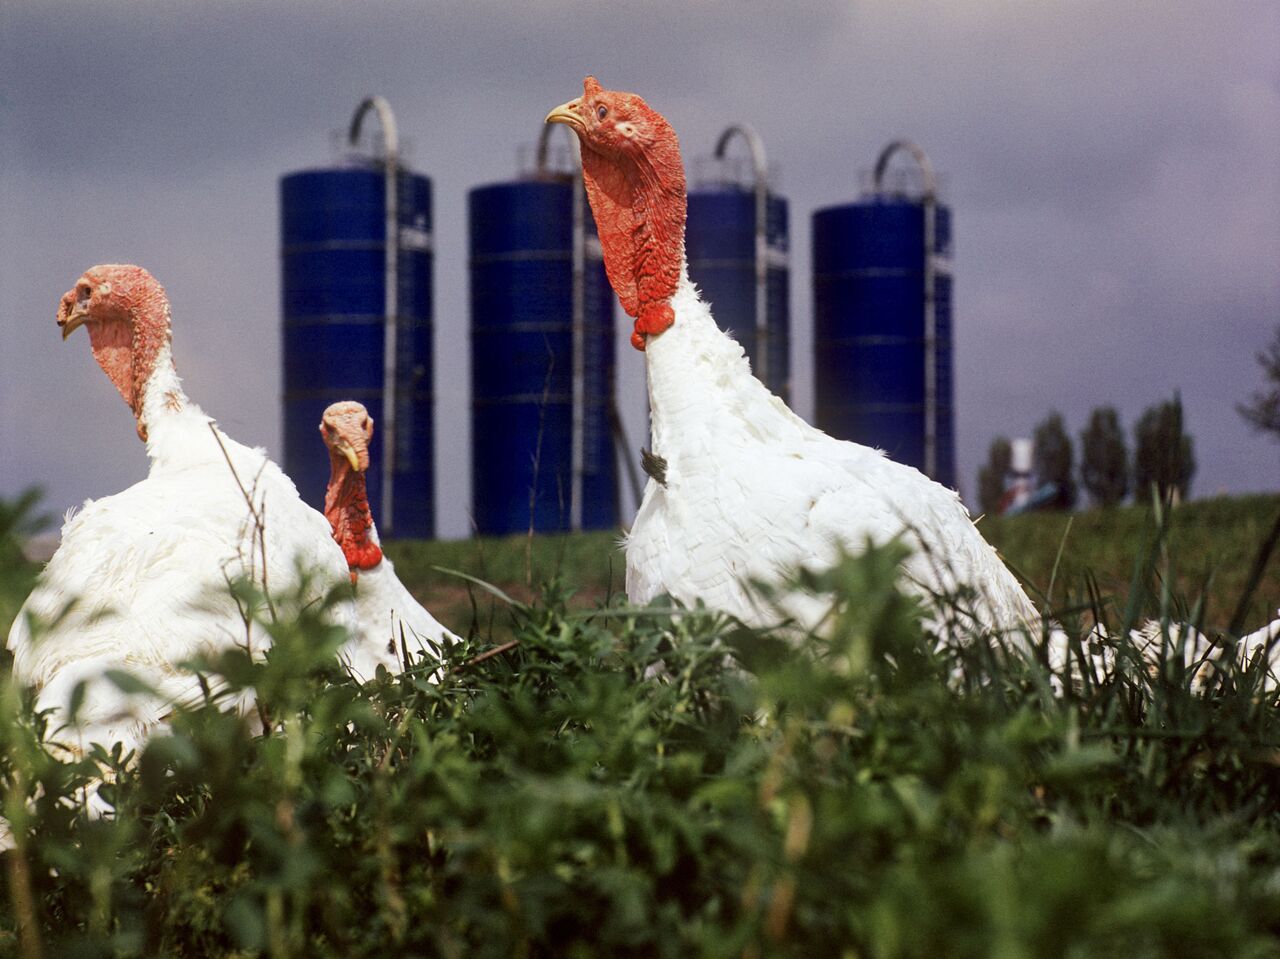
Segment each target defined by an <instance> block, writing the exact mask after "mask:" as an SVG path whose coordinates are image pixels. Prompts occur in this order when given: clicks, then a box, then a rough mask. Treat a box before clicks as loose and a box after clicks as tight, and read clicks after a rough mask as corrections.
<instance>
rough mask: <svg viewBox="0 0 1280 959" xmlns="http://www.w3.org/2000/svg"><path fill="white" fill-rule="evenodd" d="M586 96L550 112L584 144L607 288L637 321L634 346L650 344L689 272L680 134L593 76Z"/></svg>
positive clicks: (633, 97)
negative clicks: (685, 269)
mask: <svg viewBox="0 0 1280 959" xmlns="http://www.w3.org/2000/svg"><path fill="white" fill-rule="evenodd" d="M582 87H583V92H582V96H580V97H578V99H576V100H570V101H569V102H568V103H565V104H563V105H561V106H558V107H556V108H555V109H554V110H552V111H551V112H550V113H548V114H547V122H548V123H563V124H565V125H566V126H568V127H569V128H570V129H571V130H573V132H574V133H576V134H577V135H578V140H579V141H580V142H581V144H582V179H583V182H584V183H585V184H586V188H587V199H588V200H589V201H590V202H591V212H592V214H593V215H594V216H595V219H596V229H597V231H598V232H599V234H600V245H601V246H602V247H603V248H604V266H605V271H606V272H607V273H608V275H609V283H610V284H611V285H612V286H613V290H614V292H615V293H617V294H618V299H619V300H620V301H621V302H622V308H623V309H624V310H626V311H627V315H628V316H633V317H635V318H636V323H635V331H634V332H633V333H632V334H631V345H632V346H634V347H635V348H636V349H638V350H643V349H644V347H645V337H646V336H656V335H657V334H659V333H661V332H662V331H663V330H665V329H666V328H667V327H669V326H670V325H671V324H672V322H674V319H675V315H674V313H673V312H672V310H671V305H670V304H669V303H668V302H667V301H668V300H669V299H670V298H671V296H672V294H674V293H675V291H676V286H677V284H678V283H679V282H680V276H681V273H682V272H683V267H684V221H685V211H686V206H687V201H686V197H685V181H684V164H683V163H682V162H681V160H680V142H679V140H678V139H677V138H676V133H675V130H673V129H672V128H671V124H669V123H668V122H667V121H666V119H665V118H664V117H663V116H662V115H661V114H660V113H658V112H657V111H655V110H653V109H652V108H650V106H649V105H648V104H647V103H645V102H644V100H642V99H641V98H640V97H638V96H636V95H635V94H634V93H622V92H619V91H617V90H605V89H603V88H602V87H601V86H600V84H599V83H597V82H596V79H595V77H587V78H586V80H584V81H583V84H582Z"/></svg>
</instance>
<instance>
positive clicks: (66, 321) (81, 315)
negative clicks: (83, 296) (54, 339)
mask: <svg viewBox="0 0 1280 959" xmlns="http://www.w3.org/2000/svg"><path fill="white" fill-rule="evenodd" d="M88 318H89V309H88V307H86V306H85V305H84V304H83V303H80V302H78V301H77V300H76V295H75V292H74V291H73V292H71V293H68V294H67V295H66V296H64V297H63V298H62V306H60V307H59V308H58V328H59V329H61V330H62V339H63V340H66V338H67V337H68V336H70V335H71V334H72V333H74V332H75V331H76V330H77V329H79V328H80V327H82V326H84V322H85V320H87V319H88Z"/></svg>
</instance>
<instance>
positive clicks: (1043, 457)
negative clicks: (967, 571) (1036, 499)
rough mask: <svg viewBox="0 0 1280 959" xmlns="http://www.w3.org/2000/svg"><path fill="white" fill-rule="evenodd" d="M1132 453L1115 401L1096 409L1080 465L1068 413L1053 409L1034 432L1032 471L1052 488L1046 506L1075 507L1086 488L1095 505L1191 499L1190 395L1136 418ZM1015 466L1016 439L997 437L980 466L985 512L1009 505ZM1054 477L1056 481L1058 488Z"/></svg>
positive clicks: (1086, 431)
mask: <svg viewBox="0 0 1280 959" xmlns="http://www.w3.org/2000/svg"><path fill="white" fill-rule="evenodd" d="M1133 433H1134V447H1133V454H1132V456H1131V455H1130V453H1129V447H1128V444H1127V442H1126V439H1125V432H1124V429H1123V427H1122V426H1121V424H1120V416H1119V414H1118V413H1117V412H1116V410H1115V407H1112V406H1101V407H1098V408H1097V409H1095V410H1094V411H1093V412H1092V413H1091V414H1090V415H1089V421H1088V424H1087V425H1086V426H1085V428H1084V429H1083V430H1082V431H1081V433H1080V468H1079V472H1078V474H1077V471H1076V467H1075V446H1074V444H1073V443H1072V441H1071V436H1070V434H1068V432H1067V428H1066V424H1065V423H1064V422H1063V420H1062V414H1060V413H1058V412H1056V411H1055V412H1052V413H1050V414H1049V415H1048V416H1046V417H1045V418H1044V419H1043V420H1042V421H1041V422H1040V424H1039V425H1038V426H1036V428H1035V432H1034V433H1033V434H1032V442H1033V444H1034V453H1033V456H1032V472H1033V473H1034V474H1035V477H1036V485H1037V488H1038V489H1040V490H1042V491H1045V492H1044V496H1043V498H1042V499H1041V500H1040V504H1039V508H1041V509H1054V510H1069V509H1072V508H1074V507H1075V505H1076V503H1077V501H1078V499H1079V497H1080V491H1081V489H1082V488H1083V490H1084V491H1085V492H1087V493H1088V494H1089V499H1090V500H1091V501H1092V503H1093V504H1094V505H1095V506H1114V505H1116V504H1117V503H1120V502H1121V501H1123V500H1124V499H1125V497H1127V496H1128V495H1129V494H1130V493H1132V494H1133V497H1134V500H1135V501H1136V502H1147V501H1148V500H1150V498H1151V496H1152V494H1153V493H1154V494H1155V495H1158V496H1159V497H1160V498H1161V499H1167V498H1169V497H1170V496H1172V495H1176V496H1178V497H1179V498H1182V499H1185V498H1186V497H1187V495H1188V493H1189V492H1190V490H1191V478H1192V477H1193V476H1194V475H1195V471H1196V460H1195V444H1194V442H1193V441H1192V438H1191V436H1190V435H1188V434H1187V433H1186V431H1185V428H1184V422H1183V414H1182V399H1181V397H1180V396H1178V395H1177V394H1174V397H1173V399H1171V400H1168V401H1166V402H1164V403H1159V404H1157V405H1155V406H1152V407H1150V408H1148V409H1147V410H1146V411H1145V412H1144V413H1143V414H1142V416H1141V417H1140V418H1139V419H1138V422H1137V424H1136V425H1135V426H1134V430H1133ZM1012 471H1013V447H1012V444H1011V443H1010V442H1009V440H1008V439H1007V438H1006V437H1003V436H1000V437H997V438H996V439H995V440H994V441H992V443H991V448H990V450H989V451H988V454H987V462H986V463H985V464H983V466H982V467H981V468H980V469H979V470H978V501H979V504H980V507H981V509H982V512H984V513H997V512H1001V511H1002V507H1003V505H1004V503H1003V500H1004V499H1005V496H1006V492H1007V490H1008V481H1009V478H1010V476H1011V474H1012ZM1050 484H1052V489H1050V488H1049V487H1050Z"/></svg>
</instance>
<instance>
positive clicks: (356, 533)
mask: <svg viewBox="0 0 1280 959" xmlns="http://www.w3.org/2000/svg"><path fill="white" fill-rule="evenodd" d="M320 435H321V436H322V437H323V438H324V444H325V446H327V447H328V448H329V488H328V489H327V490H326V491H325V495H324V515H325V519H327V520H328V521H329V527H330V528H331V529H332V530H333V538H334V540H335V541H336V542H337V544H338V545H339V546H341V547H342V553H343V555H344V556H346V558H347V566H348V568H349V569H350V571H351V581H352V582H353V583H354V582H355V581H356V577H357V575H358V573H359V571H360V570H364V569H373V568H374V567H375V566H377V565H378V564H379V563H380V562H382V549H381V547H379V546H378V544H377V542H375V540H374V538H373V536H374V534H373V513H372V512H371V511H370V509H369V494H368V492H367V491H366V489H365V470H367V469H368V468H369V442H370V441H371V440H372V439H373V420H372V419H371V418H370V416H369V411H368V410H366V409H365V408H364V406H362V405H361V404H360V403H356V402H354V401H346V402H342V403H334V404H333V405H331V406H330V407H329V408H328V409H326V410H325V411H324V415H323V416H321V418H320Z"/></svg>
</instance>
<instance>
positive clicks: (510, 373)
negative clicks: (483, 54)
mask: <svg viewBox="0 0 1280 959" xmlns="http://www.w3.org/2000/svg"><path fill="white" fill-rule="evenodd" d="M548 129H551V128H548ZM544 144H545V140H544ZM544 155H545V154H544ZM539 170H540V172H537V173H535V174H534V175H532V176H530V177H527V178H524V179H520V180H515V181H512V182H508V183H495V184H491V185H488V186H481V187H476V188H475V189H473V190H472V191H471V193H470V196H469V203H468V214H469V223H470V236H471V249H470V270H471V389H472V413H471V463H472V468H471V476H472V480H471V490H472V494H471V495H472V514H473V519H474V521H475V525H476V529H477V531H478V532H480V533H482V534H491V535H501V534H506V533H515V532H522V531H524V530H527V529H529V527H530V525H531V524H532V526H533V528H534V529H536V530H538V531H539V532H551V531H559V530H569V529H575V528H577V529H606V528H612V527H614V526H616V525H617V522H618V505H617V475H616V464H615V462H614V455H613V443H612V430H611V425H610V424H611V417H610V410H611V405H612V400H613V389H614V383H613V379H614V330H613V291H612V289H611V288H610V286H609V281H608V278H607V277H606V276H605V271H604V260H603V258H602V257H601V254H600V243H599V240H598V238H597V237H596V234H595V224H594V221H593V220H592V218H591V216H590V215H589V214H588V213H587V212H586V204H585V198H584V197H583V196H582V193H581V191H582V186H581V180H580V179H578V178H577V176H575V175H573V174H563V175H560V174H553V173H549V172H547V171H546V168H545V165H543V164H542V163H540V164H539ZM575 192H576V193H577V194H578V202H577V203H575ZM575 212H576V215H577V217H578V224H579V227H578V229H577V230H575ZM575 233H577V235H578V236H579V237H580V240H579V243H578V246H577V250H578V253H577V257H576V258H575V243H574V239H575ZM575 259H576V261H577V263H578V264H579V266H580V269H581V282H580V285H579V287H578V295H575V283H574V275H575V272H576V271H575ZM575 306H576V308H577V309H578V310H580V313H581V324H580V327H579V329H578V330H577V331H576V332H577V336H575V323H574V314H575ZM575 339H577V340H578V341H579V343H580V350H578V351H577V352H576V353H575V349H574V345H575ZM575 381H576V385H575ZM575 393H577V394H579V403H578V404H577V411H578V415H577V416H575V403H574V399H575ZM575 434H576V442H575ZM575 466H576V467H577V468H576V469H575Z"/></svg>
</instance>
